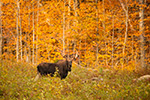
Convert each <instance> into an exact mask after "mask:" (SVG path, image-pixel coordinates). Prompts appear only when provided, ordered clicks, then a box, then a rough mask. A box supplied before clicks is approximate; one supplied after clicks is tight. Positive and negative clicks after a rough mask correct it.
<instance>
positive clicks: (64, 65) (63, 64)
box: [34, 53, 78, 81]
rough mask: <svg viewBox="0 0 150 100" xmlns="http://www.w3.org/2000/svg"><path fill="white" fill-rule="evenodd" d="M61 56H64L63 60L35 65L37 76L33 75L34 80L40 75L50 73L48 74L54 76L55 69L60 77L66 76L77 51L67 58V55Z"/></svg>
mask: <svg viewBox="0 0 150 100" xmlns="http://www.w3.org/2000/svg"><path fill="white" fill-rule="evenodd" d="M63 57H65V60H59V61H58V62H56V63H46V62H45V63H40V64H39V65H38V66H37V76H36V77H35V79H34V81H36V80H37V79H38V78H39V77H40V75H41V76H43V75H47V74H50V76H54V74H55V72H56V71H58V74H59V76H60V78H61V79H64V78H66V77H67V75H68V72H69V71H70V72H71V67H72V61H73V60H75V59H76V58H77V57H78V53H76V55H75V56H74V57H73V58H71V59H69V57H67V56H63Z"/></svg>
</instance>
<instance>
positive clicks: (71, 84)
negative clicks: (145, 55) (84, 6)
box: [0, 61, 150, 100]
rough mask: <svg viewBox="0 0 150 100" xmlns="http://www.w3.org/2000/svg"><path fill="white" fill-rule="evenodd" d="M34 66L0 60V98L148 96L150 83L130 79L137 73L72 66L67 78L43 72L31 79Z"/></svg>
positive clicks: (134, 99)
mask: <svg viewBox="0 0 150 100" xmlns="http://www.w3.org/2000/svg"><path fill="white" fill-rule="evenodd" d="M35 76H36V66H31V65H29V64H27V63H14V62H8V61H7V62H3V64H1V65H0V99H1V100H149V98H150V83H149V82H144V81H142V82H138V83H133V82H132V80H133V79H134V78H137V77H138V74H136V73H133V72H128V71H119V70H118V71H117V70H112V69H109V70H108V71H105V69H103V68H100V69H99V71H97V72H96V71H92V70H87V69H86V68H80V67H76V66H73V68H72V72H71V73H69V75H68V76H67V78H66V79H64V80H61V79H60V78H58V77H50V76H45V77H41V78H40V79H38V80H37V81H36V82H34V81H33V80H34V78H35Z"/></svg>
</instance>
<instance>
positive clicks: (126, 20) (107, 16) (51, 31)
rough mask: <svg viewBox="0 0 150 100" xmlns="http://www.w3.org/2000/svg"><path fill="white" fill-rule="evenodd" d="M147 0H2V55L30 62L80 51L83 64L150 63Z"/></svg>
mask: <svg viewBox="0 0 150 100" xmlns="http://www.w3.org/2000/svg"><path fill="white" fill-rule="evenodd" d="M149 4H150V2H149V0H0V59H1V61H2V60H13V61H17V62H19V61H23V62H28V63H32V64H38V63H40V62H55V61H56V60H57V59H62V55H63V54H68V55H71V54H75V53H76V51H77V52H78V54H79V58H78V60H77V61H76V63H78V64H79V65H80V66H84V67H91V68H96V67H99V66H103V67H112V68H120V69H129V70H134V69H136V68H138V67H141V68H147V67H148V65H149V64H150V24H149V23H150V6H149Z"/></svg>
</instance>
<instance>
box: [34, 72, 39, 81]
mask: <svg viewBox="0 0 150 100" xmlns="http://www.w3.org/2000/svg"><path fill="white" fill-rule="evenodd" d="M39 77H40V73H39V72H38V73H37V75H36V77H35V79H34V81H37V80H38V79H39Z"/></svg>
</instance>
